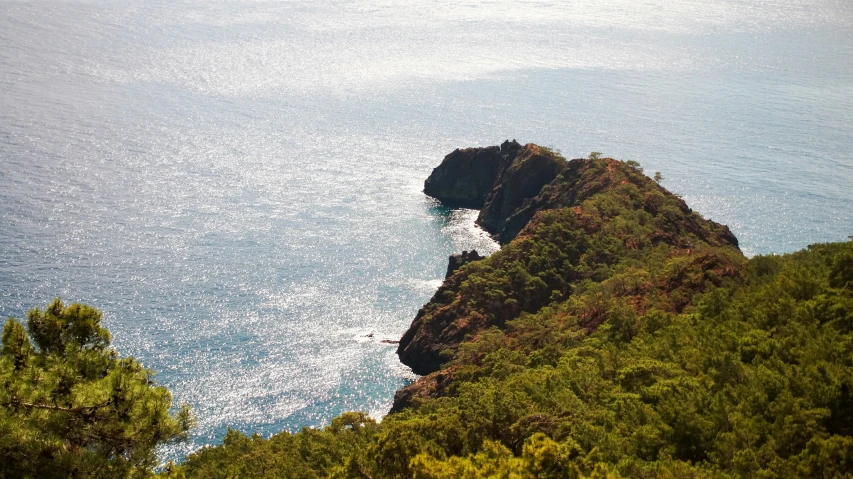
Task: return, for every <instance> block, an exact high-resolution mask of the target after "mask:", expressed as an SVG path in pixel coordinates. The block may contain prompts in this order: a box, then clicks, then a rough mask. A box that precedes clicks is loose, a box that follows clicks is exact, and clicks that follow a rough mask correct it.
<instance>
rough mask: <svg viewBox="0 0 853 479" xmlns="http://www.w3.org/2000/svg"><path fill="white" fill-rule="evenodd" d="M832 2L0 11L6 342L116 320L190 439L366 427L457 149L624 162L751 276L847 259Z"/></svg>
mask: <svg viewBox="0 0 853 479" xmlns="http://www.w3.org/2000/svg"><path fill="white" fill-rule="evenodd" d="M851 59H853V4H852V3H851V2H850V1H849V0H808V1H806V0H787V1H785V0H780V1H769V0H768V1H759V0H722V1H717V2H707V1H677V0H676V1H670V0H645V1H640V2H638V1H628V0H601V1H575V2H548V1H500V0H495V1H482V2H478V1H470V2H450V1H435V2H426V1H402V0H386V1H374V2H368V1H344V0H340V1H327V2H310V1H260V0H258V1H254V0H220V1H212V0H211V1H200V0H184V1H173V0H170V1H162V0H152V1H144V2H143V1H136V2H132V1H128V0H124V1H104V0H86V1H82V0H80V1H78V0H71V1H41V0H30V1H10V0H2V1H0V315H3V316H4V317H9V316H13V317H18V318H23V317H24V316H25V314H26V311H27V310H29V309H30V308H34V307H44V306H45V305H46V304H47V303H48V302H49V301H50V300H51V299H53V298H54V297H60V298H62V299H63V300H65V301H66V302H74V301H76V302H85V303H88V304H90V305H93V306H96V307H98V308H100V309H101V310H102V311H103V312H104V324H105V325H106V327H107V328H109V330H110V331H111V332H112V334H113V340H114V346H115V348H116V349H117V350H118V352H119V353H120V354H121V355H130V356H133V357H135V358H137V359H139V360H140V361H142V362H143V363H144V364H145V365H146V366H147V367H149V368H151V369H153V370H154V371H156V373H157V374H156V376H155V377H156V380H157V381H158V382H159V383H160V384H163V385H165V386H167V387H168V388H169V389H170V390H171V391H172V392H173V394H174V397H175V400H176V402H186V403H189V404H190V405H191V406H192V407H193V409H194V411H195V415H196V417H197V419H198V426H197V427H196V428H195V429H194V431H193V432H192V435H191V438H190V440H188V441H187V442H185V443H182V444H178V445H175V446H169V447H167V448H164V449H163V450H162V451H161V453H162V457H163V459H164V460H165V459H170V458H180V457H182V456H183V455H185V454H186V453H188V452H190V451H193V450H195V449H197V448H198V447H201V446H203V445H206V444H215V443H217V442H219V441H220V440H221V438H222V436H223V435H224V433H225V431H226V430H227V428H228V427H232V428H235V429H238V430H240V431H243V432H246V433H253V432H258V433H260V434H262V435H265V436H266V435H270V434H273V433H276V432H279V431H282V430H290V431H293V430H297V429H299V428H300V427H301V426H314V427H318V426H322V425H324V424H328V423H329V421H330V420H331V418H332V417H334V416H335V415H337V414H338V413H340V412H343V411H347V410H364V411H368V412H369V413H370V414H371V415H373V416H374V417H376V418H381V417H382V416H383V415H384V414H385V413H386V412H387V410H388V409H389V407H390V405H391V401H392V397H393V393H394V391H395V390H397V389H398V388H400V387H401V386H403V385H404V384H406V383H407V382H408V381H411V380H412V379H413V378H414V376H413V375H412V374H411V372H410V371H408V370H407V368H405V367H404V366H402V365H401V364H400V363H399V362H398V361H397V358H396V355H395V354H394V349H395V346H394V345H390V344H387V343H383V342H382V340H394V339H397V338H399V336H400V335H401V334H402V333H403V332H404V331H405V330H406V328H407V327H408V325H409V324H410V322H411V320H412V319H413V317H414V315H415V313H416V312H417V310H418V308H419V307H420V306H421V305H423V304H424V303H425V302H426V301H427V300H428V299H429V298H430V296H431V295H432V293H433V292H434V291H435V289H436V288H437V287H438V285H439V284H440V283H441V280H442V278H443V275H444V270H445V268H446V265H447V256H448V255H449V254H451V253H455V252H460V251H462V250H470V249H477V250H478V251H480V252H482V253H490V252H493V251H494V250H496V248H497V245H496V244H495V243H494V242H493V241H492V240H491V239H490V238H489V237H488V235H486V234H485V233H483V232H482V231H481V230H479V229H478V228H477V227H476V226H475V225H474V219H475V217H476V211H470V210H459V211H451V210H448V209H446V208H443V207H442V206H441V205H439V204H437V203H436V202H435V201H433V200H431V199H430V198H427V197H425V196H424V195H423V193H422V192H421V189H422V187H423V180H424V179H425V178H426V177H427V176H428V175H429V173H430V171H431V169H432V168H433V167H435V166H436V165H438V163H440V161H441V159H442V158H443V157H444V155H446V154H447V153H449V152H450V151H452V150H453V149H455V148H460V147H469V146H486V145H493V144H499V143H500V142H503V141H504V140H506V139H517V140H518V141H519V142H522V143H525V142H535V143H537V144H540V145H544V146H549V147H552V148H554V149H558V150H560V151H561V152H562V153H563V155H565V156H566V157H569V158H572V157H585V156H587V155H588V154H589V153H590V152H592V151H599V152H602V153H603V156H610V157H614V158H618V159H625V160H629V159H630V160H636V161H639V162H640V163H641V164H642V166H643V167H644V168H645V171H646V173H647V174H649V175H650V176H651V175H653V174H654V172H656V171H659V172H661V174H662V175H663V178H664V179H663V182H662V184H663V185H664V186H665V187H667V188H669V189H670V190H672V191H674V192H676V193H679V194H681V195H683V197H684V199H685V200H686V201H687V202H688V204H689V205H690V206H691V207H693V208H694V209H695V210H697V211H699V212H700V213H702V214H703V215H705V216H706V217H709V218H711V219H713V220H715V221H718V222H720V223H725V224H728V225H729V226H730V227H731V229H732V231H733V232H734V233H735V234H736V235H737V237H738V238H739V239H740V242H741V248H742V250H743V251H744V253H745V254H747V255H748V256H752V255H756V254H771V253H786V252H791V251H795V250H798V249H801V248H804V247H806V246H807V245H809V244H811V243H817V242H827V241H843V240H847V239H848V237H849V236H850V235H853V135H851V131H853V60H851Z"/></svg>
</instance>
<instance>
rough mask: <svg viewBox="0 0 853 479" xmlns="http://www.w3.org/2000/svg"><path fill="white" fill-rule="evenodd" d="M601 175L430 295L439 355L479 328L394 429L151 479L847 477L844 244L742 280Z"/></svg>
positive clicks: (344, 434) (742, 268) (326, 437)
mask: <svg viewBox="0 0 853 479" xmlns="http://www.w3.org/2000/svg"><path fill="white" fill-rule="evenodd" d="M611 162H612V160H609V161H605V160H603V159H595V160H592V161H591V165H592V167H593V168H592V169H594V170H599V171H598V173H596V172H593V173H589V174H590V175H592V176H594V175H596V174H597V175H599V176H594V178H593V181H592V182H588V183H586V184H585V185H584V187H585V188H586V187H590V185H592V187H591V188H592V190H591V191H589V194H587V195H586V196H583V197H582V201H581V202H580V203H579V204H578V206H576V207H566V208H562V209H557V210H551V211H547V212H543V213H540V214H538V215H537V216H536V218H535V219H534V221H533V222H532V223H531V225H529V226H528V228H526V229H525V230H524V231H523V232H522V233H521V235H519V237H518V238H517V239H516V240H515V241H514V242H513V243H511V244H509V245H507V246H505V247H504V248H503V249H502V250H501V251H500V252H498V253H496V254H494V255H492V256H491V257H490V258H488V259H486V260H483V261H477V262H474V263H471V264H468V265H466V266H464V267H462V268H461V269H460V270H459V271H458V272H457V273H455V274H454V276H453V277H451V278H450V279H449V280H448V281H447V282H446V283H445V285H444V286H443V287H442V289H440V290H439V292H438V293H437V294H436V297H435V298H433V302H432V303H431V304H430V305H428V306H427V307H426V308H425V311H424V316H423V318H424V323H423V324H424V325H425V327H429V325H431V324H439V323H441V325H442V326H441V328H444V329H440V330H437V331H438V332H437V333H435V334H436V336H435V337H436V338H438V339H442V338H447V337H448V336H447V334H446V333H445V330H446V329H448V328H449V329H451V330H453V329H454V328H456V330H461V329H463V328H466V327H467V326H466V325H467V324H473V323H476V324H478V325H479V326H481V328H480V329H476V328H469V329H467V331H468V333H467V334H466V335H465V336H464V340H463V341H462V342H461V343H457V344H453V343H448V344H451V346H452V347H448V349H447V350H446V351H445V354H444V358H443V360H442V363H441V364H442V366H441V367H442V369H440V370H439V371H437V372H434V373H432V374H430V375H428V376H426V377H424V378H422V379H421V381H419V382H418V383H416V384H415V385H413V386H410V388H407V389H408V390H409V392H410V393H411V394H410V395H409V396H408V397H407V402H406V404H408V406H407V407H404V408H401V409H402V410H401V411H400V412H397V413H394V414H390V415H389V416H387V417H386V418H385V419H384V420H383V421H382V423H380V424H376V423H374V422H373V421H371V420H370V419H368V418H366V417H364V416H363V415H361V414H358V413H350V414H347V415H344V416H341V417H339V418H337V419H335V420H334V421H333V423H332V424H331V426H329V427H327V428H325V429H323V430H315V429H303V430H302V431H300V432H298V433H295V434H291V433H288V432H284V433H281V434H279V435H276V436H273V437H272V438H270V439H263V438H260V437H257V436H255V437H251V438H249V437H245V436H243V435H242V434H240V433H238V432H234V431H232V432H230V433H229V434H228V436H227V438H226V440H225V442H224V443H223V445H221V446H217V447H212V448H205V449H203V450H201V451H199V452H197V453H195V454H193V455H191V456H190V457H189V458H188V460H187V461H186V462H185V463H184V464H182V465H181V466H179V467H175V468H173V469H171V470H170V471H168V474H169V475H173V476H183V475H186V476H187V477H352V478H357V477H362V478H373V479H379V478H396V477H415V478H455V477H463V478H480V477H483V478H485V477H505V478H574V477H602V478H603V477H637V478H644V477H649V478H650V477H678V478H697V477H791V478H794V477H853V437H851V436H852V435H853V363H851V362H853V243H843V244H828V245H815V246H812V247H810V248H809V249H808V250H804V251H801V252H798V253H794V254H790V255H785V256H759V257H756V258H753V259H751V260H747V259H746V258H744V257H743V256H742V255H741V254H740V252H739V251H737V249H736V248H734V247H732V246H728V245H727V244H726V242H725V241H716V240H715V238H717V237H719V236H715V235H716V232H715V230H714V226H713V225H711V224H708V223H703V221H704V220H701V219H700V218H698V217H696V216H695V214H694V213H692V212H690V211H689V209H687V208H686V206H685V205H683V202H681V201H680V199H678V198H677V197H675V196H673V195H671V194H668V193H666V192H661V191H658V190H657V189H656V188H655V187H653V186H649V184H652V185H653V183H651V181H646V182H644V181H641V180H640V179H638V178H639V177H636V178H635V177H634V173H632V171H631V170H626V169H624V168H622V167H619V168H615V169H614V168H612V167H613V164H612V163H611ZM629 167H630V165H629ZM601 168H603V169H605V170H608V171H609V173H608V174H609V176H607V175H601V171H600V169H601ZM633 170H635V171H636V175H640V172H639V169H637V168H633ZM610 173H612V174H610ZM602 178H603V180H602V181H609V180H607V178H610V180H613V179H615V182H614V183H611V184H609V185H603V186H602V185H599V186H602V187H600V188H598V189H596V184H597V183H600V182H599V181H598V180H599V179H602ZM632 185H633V186H632ZM559 188H560V185H556V186H554V191H553V194H562V193H561V191H560V190H559ZM545 193H547V192H543V194H545ZM576 193H577V192H572V194H576ZM445 316H446V317H445ZM447 318H450V319H451V321H447V320H446V319H447ZM412 388H414V389H412Z"/></svg>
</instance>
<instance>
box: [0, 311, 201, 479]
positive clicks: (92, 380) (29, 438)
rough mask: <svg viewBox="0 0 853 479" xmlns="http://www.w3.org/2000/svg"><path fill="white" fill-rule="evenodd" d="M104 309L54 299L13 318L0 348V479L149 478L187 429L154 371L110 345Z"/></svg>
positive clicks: (183, 413)
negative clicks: (158, 449) (160, 450)
mask: <svg viewBox="0 0 853 479" xmlns="http://www.w3.org/2000/svg"><path fill="white" fill-rule="evenodd" d="M100 322H101V313H100V312H99V311H98V310H96V309H93V308H90V307H88V306H85V305H81V304H72V305H70V306H67V307H66V306H65V305H64V304H62V302H60V301H59V300H55V301H53V302H52V303H50V304H49V305H48V306H47V308H45V310H44V311H42V310H39V309H35V310H32V311H30V312H29V314H28V315H27V324H26V328H25V327H24V325H23V324H21V323H20V322H19V321H17V320H15V319H9V320H8V321H7V322H6V325H5V327H4V328H3V345H2V350H0V458H2V461H0V462H2V467H0V477H8V478H17V477H34V478H36V477H37V478H50V477H130V476H144V475H149V474H150V470H151V468H152V467H153V466H155V465H156V462H155V456H154V448H155V446H156V445H157V444H159V443H163V442H166V441H169V440H174V439H179V438H181V437H183V435H184V433H185V432H186V431H187V429H188V428H189V426H190V422H191V420H190V415H189V412H188V410H187V408H186V407H184V408H182V409H181V410H180V411H179V412H178V413H177V414H176V415H170V414H169V409H170V407H171V402H172V397H171V395H170V394H169V392H168V391H167V390H166V388H163V387H157V386H155V385H154V384H153V383H152V377H151V372H150V371H148V370H146V369H145V368H143V367H142V366H141V365H140V364H139V363H138V362H137V361H135V360H133V358H119V357H118V355H117V354H116V352H115V351H114V350H112V349H110V334H109V332H107V330H106V329H104V328H102V327H101V326H100Z"/></svg>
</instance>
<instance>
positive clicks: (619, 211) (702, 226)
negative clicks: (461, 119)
mask: <svg viewBox="0 0 853 479" xmlns="http://www.w3.org/2000/svg"><path fill="white" fill-rule="evenodd" d="M516 145H518V144H517V143H515V142H507V143H504V145H503V146H502V147H500V148H498V147H490V148H481V149H469V150H457V151H456V152H454V153H452V154H451V155H448V157H446V158H445V160H444V162H443V163H442V165H441V166H439V167H438V168H436V170H435V171H434V172H433V174H432V175H431V176H430V179H429V180H427V184H429V185H430V186H429V189H428V191H427V189H425V191H426V192H427V193H428V194H432V195H434V196H435V197H437V198H438V199H440V200H442V201H445V198H450V205H454V204H459V198H462V197H464V196H465V195H464V194H463V192H461V191H460V189H461V188H462V185H466V184H476V185H478V186H477V188H478V189H477V190H476V192H475V193H476V198H473V196H474V194H473V193H472V194H471V197H470V198H468V199H469V202H468V203H467V204H468V205H475V204H479V201H480V199H481V198H482V210H481V212H480V215H479V218H478V220H477V221H478V223H479V224H480V225H482V226H483V228H484V229H486V230H487V231H489V232H490V233H492V234H493V235H495V236H496V237H497V238H498V239H499V240H500V241H501V243H503V244H504V246H503V247H502V249H501V250H500V251H499V252H497V253H495V254H494V255H492V256H490V257H489V258H486V259H484V260H481V261H474V262H472V263H471V264H467V265H464V266H462V267H460V268H458V269H456V270H455V271H453V272H452V274H450V275H449V276H448V277H447V279H446V280H445V281H444V283H443V284H442V286H441V287H440V288H439V289H438V291H437V292H436V293H435V295H434V296H433V298H432V299H431V300H430V302H429V303H427V304H426V305H425V306H424V307H423V308H422V309H421V310H420V311H419V312H418V314H417V316H416V317H415V319H414V321H413V322H412V325H411V327H410V328H409V329H408V331H406V333H405V334H404V335H403V337H402V338H401V340H400V344H399V348H398V350H397V353H398V355H399V357H400V360H401V361H402V362H403V363H404V364H406V365H408V366H410V367H411V368H412V370H413V371H414V372H415V373H417V374H421V375H428V376H425V377H424V378H421V380H420V381H418V382H417V383H415V384H413V385H411V386H409V387H407V388H404V389H403V390H401V391H400V392H399V393H398V395H397V398H396V401H395V409H399V408H401V407H404V406H405V405H406V404H408V403H410V402H411V401H412V400H413V399H414V398H416V397H422V396H432V395H441V394H443V391H444V390H445V389H446V388H447V387H448V384H449V383H450V382H451V378H452V376H453V368H450V369H447V365H448V364H454V363H455V364H458V363H459V355H458V353H459V345H460V344H461V343H463V342H476V341H477V340H478V339H477V338H478V337H479V335H481V333H483V332H484V331H487V330H488V329H489V328H493V327H494V328H499V329H501V330H503V331H508V332H510V333H511V330H512V328H511V327H509V326H508V325H509V324H511V323H513V321H515V320H516V319H517V318H519V316H520V315H522V314H524V313H528V314H533V313H536V312H538V311H540V310H542V308H544V307H554V306H557V305H563V304H567V303H566V302H567V301H569V302H570V300H572V298H573V296H577V294H576V291H577V290H578V288H581V287H583V288H588V287H589V286H588V285H589V284H607V285H609V282H610V281H614V280H613V278H614V277H616V276H618V275H619V274H622V272H623V270H625V269H636V270H637V271H639V272H638V273H636V274H635V276H637V277H636V278H634V277H632V279H631V280H630V284H629V285H624V284H623V285H621V286H619V288H617V289H615V290H614V292H612V295H613V296H617V297H621V298H629V299H626V301H627V304H628V305H629V307H630V308H632V309H633V310H634V311H635V312H636V313H637V314H642V313H644V312H645V311H647V310H649V309H650V308H655V309H660V310H662V311H669V312H673V313H678V312H681V310H682V309H683V308H684V307H685V306H686V305H687V304H689V303H690V301H691V298H692V297H693V296H694V295H696V294H700V293H702V292H703V291H705V290H707V289H708V288H710V287H712V286H715V285H719V284H720V283H721V282H723V281H727V280H738V279H739V278H741V277H742V275H743V261H744V258H743V256H742V255H741V254H740V251H739V250H738V249H737V239H736V238H735V237H734V235H733V234H732V233H731V231H729V229H728V228H727V227H726V226H723V225H719V224H717V223H714V222H712V221H709V220H706V219H703V218H702V217H701V216H699V215H698V214H696V213H694V212H693V211H692V210H691V209H690V208H689V207H688V206H687V205H686V204H685V203H684V201H682V200H681V199H680V198H678V197H676V196H675V195H673V194H672V193H670V192H668V191H666V190H665V189H664V188H662V187H661V186H659V185H658V184H657V183H655V182H654V181H652V180H651V179H649V178H648V177H646V176H645V175H643V174H642V171H641V170H639V169H638V168H635V167H632V166H631V165H629V164H626V163H623V162H620V161H616V160H613V159H609V158H605V159H595V160H587V159H576V160H571V161H566V160H564V159H562V158H561V157H559V156H558V155H556V154H554V153H552V152H551V151H550V150H547V149H545V148H541V147H538V146H536V145H533V144H528V145H525V146H523V147H520V146H516ZM501 152H502V153H501ZM478 162H482V165H483V167H482V168H481V167H480V166H481V165H480V163H478ZM495 165H497V166H495ZM439 171H441V172H442V173H440V174H439V173H437V172H439ZM451 171H452V172H453V174H452V175H451V174H450V173H449V172H451ZM483 171H486V172H488V174H484V173H483ZM492 177H494V180H493V184H492V185H491V189H490V190H489V191H488V192H486V194H485V195H484V193H483V192H484V191H485V188H484V187H483V186H482V185H483V184H484V183H485V181H486V179H487V178H492ZM438 192H441V193H438ZM475 199H476V201H475ZM665 265H666V266H665ZM640 272H641V273H640ZM632 274H634V273H632ZM607 287H608V288H610V287H611V286H607ZM614 288H615V286H614ZM575 299H577V298H575ZM602 301H603V300H602ZM578 314H579V315H580V316H579V319H578V321H580V322H581V323H582V326H583V328H585V330H586V331H587V332H590V331H594V330H595V329H597V328H598V327H599V325H601V324H602V323H604V322H606V321H608V318H609V316H610V314H609V311H608V309H607V308H604V307H599V308H587V309H586V310H583V311H579V312H578ZM442 368H444V369H443V370H442Z"/></svg>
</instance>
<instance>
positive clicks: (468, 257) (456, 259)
mask: <svg viewBox="0 0 853 479" xmlns="http://www.w3.org/2000/svg"><path fill="white" fill-rule="evenodd" d="M483 258H484V256H480V253H478V252H477V250H475V249H474V250H471V251H463V252H462V253H460V254H452V255H450V258H449V259H448V262H447V273H445V275H444V279H447V278H449V277H451V276H453V273H455V272H456V270H457V269H459V268H461V267H463V266H465V265H466V264H468V263H470V262H472V261H478V260H481V259H483Z"/></svg>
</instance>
